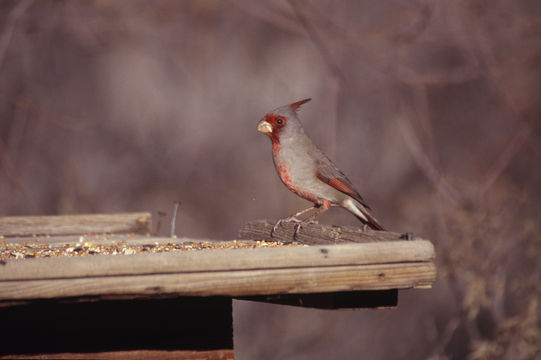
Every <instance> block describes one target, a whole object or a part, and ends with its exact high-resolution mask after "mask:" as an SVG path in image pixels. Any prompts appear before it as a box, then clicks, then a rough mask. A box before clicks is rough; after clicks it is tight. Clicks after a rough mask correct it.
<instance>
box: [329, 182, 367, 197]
mask: <svg viewBox="0 0 541 360" xmlns="http://www.w3.org/2000/svg"><path fill="white" fill-rule="evenodd" d="M328 184H329V185H331V186H332V187H333V188H335V189H336V190H338V191H341V192H343V193H344V194H348V195H349V196H351V197H352V198H354V199H355V200H357V201H359V202H360V203H363V199H362V198H361V197H360V196H359V194H358V193H357V191H355V189H354V188H352V187H351V186H350V185H349V184H347V183H345V182H344V181H342V180H341V179H338V178H333V179H329V181H328Z"/></svg>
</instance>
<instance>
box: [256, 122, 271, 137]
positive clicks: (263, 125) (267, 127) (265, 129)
mask: <svg viewBox="0 0 541 360" xmlns="http://www.w3.org/2000/svg"><path fill="white" fill-rule="evenodd" d="M257 131H260V132H262V133H264V134H266V133H271V132H272V125H271V124H270V123H269V122H268V121H266V120H261V121H260V122H259V124H257Z"/></svg>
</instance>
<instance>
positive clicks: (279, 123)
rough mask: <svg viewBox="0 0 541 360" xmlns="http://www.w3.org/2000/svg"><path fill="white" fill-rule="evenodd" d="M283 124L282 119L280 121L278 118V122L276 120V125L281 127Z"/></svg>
mask: <svg viewBox="0 0 541 360" xmlns="http://www.w3.org/2000/svg"><path fill="white" fill-rule="evenodd" d="M283 122H284V120H282V119H280V118H278V120H276V123H277V124H278V125H282V123H283Z"/></svg>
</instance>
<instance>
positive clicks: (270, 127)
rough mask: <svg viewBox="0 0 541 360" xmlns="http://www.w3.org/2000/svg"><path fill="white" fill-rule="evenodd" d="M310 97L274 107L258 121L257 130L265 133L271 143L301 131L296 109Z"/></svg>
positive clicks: (276, 142) (278, 141)
mask: <svg viewBox="0 0 541 360" xmlns="http://www.w3.org/2000/svg"><path fill="white" fill-rule="evenodd" d="M310 100H311V99H304V100H300V101H297V102H294V103H292V104H289V105H284V106H281V107H279V108H277V109H274V110H273V111H271V112H270V113H268V114H267V115H265V116H264V117H263V119H261V121H259V123H258V124H257V130H258V131H260V132H262V133H264V134H267V135H268V136H269V137H270V138H271V140H272V142H273V144H279V143H280V139H281V138H283V137H284V136H290V135H294V134H295V133H297V132H298V131H302V125H301V122H300V121H299V118H298V117H297V110H298V109H299V108H300V106H301V105H302V104H304V103H307V102H308V101H310Z"/></svg>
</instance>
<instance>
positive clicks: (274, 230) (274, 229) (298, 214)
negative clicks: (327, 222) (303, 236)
mask: <svg viewBox="0 0 541 360" xmlns="http://www.w3.org/2000/svg"><path fill="white" fill-rule="evenodd" d="M318 207H319V205H314V206H311V207H309V208H307V209H304V210H301V211H299V212H298V213H295V214H293V215H290V216H288V217H286V218H284V219H279V220H278V221H277V222H276V223H275V224H274V226H273V227H272V230H271V236H272V235H273V234H274V233H275V232H276V229H278V226H280V224H281V223H283V222H289V221H294V222H296V223H297V225H298V224H300V223H301V220H299V219H297V216H301V215H302V214H305V213H307V212H308V211H310V210H314V209H317V208H318Z"/></svg>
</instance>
